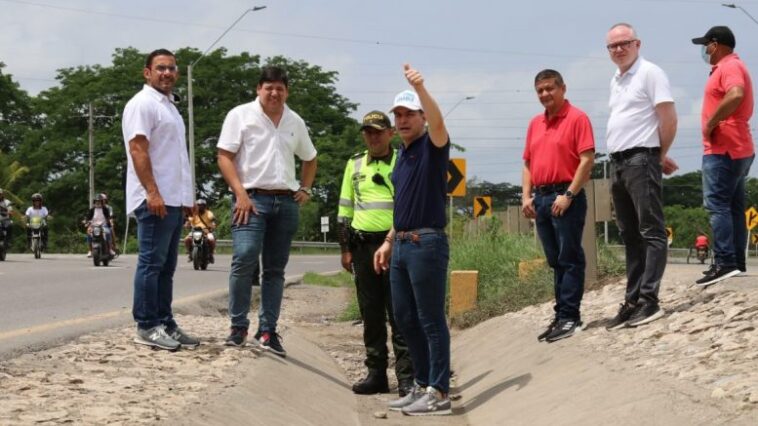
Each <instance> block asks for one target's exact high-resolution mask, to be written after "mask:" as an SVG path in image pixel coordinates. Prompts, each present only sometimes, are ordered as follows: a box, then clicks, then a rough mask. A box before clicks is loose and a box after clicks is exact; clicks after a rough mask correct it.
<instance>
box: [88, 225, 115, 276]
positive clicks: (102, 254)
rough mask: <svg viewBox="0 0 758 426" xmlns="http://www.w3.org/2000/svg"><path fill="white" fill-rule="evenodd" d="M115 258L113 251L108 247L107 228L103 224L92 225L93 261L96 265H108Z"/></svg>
mask: <svg viewBox="0 0 758 426" xmlns="http://www.w3.org/2000/svg"><path fill="white" fill-rule="evenodd" d="M111 260H113V256H112V255H111V251H110V249H109V248H108V240H107V239H106V237H105V228H104V227H103V226H102V225H93V226H92V262H94V264H95V266H100V264H101V263H102V264H103V266H108V263H110V261H111Z"/></svg>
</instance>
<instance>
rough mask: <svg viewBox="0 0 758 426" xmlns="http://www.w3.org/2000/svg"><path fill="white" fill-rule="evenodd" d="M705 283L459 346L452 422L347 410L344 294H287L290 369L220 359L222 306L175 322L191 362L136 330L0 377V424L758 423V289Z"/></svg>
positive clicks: (678, 282)
mask: <svg viewBox="0 0 758 426" xmlns="http://www.w3.org/2000/svg"><path fill="white" fill-rule="evenodd" d="M700 269H701V268H699V267H697V266H696V265H669V266H668V269H667V272H666V276H665V278H664V283H663V286H662V292H661V300H662V306H663V307H664V308H665V309H666V310H667V312H668V314H667V315H666V316H665V317H664V318H663V319H661V320H659V321H656V322H654V323H652V324H650V325H648V326H645V327H640V328H638V329H624V330H621V331H619V332H614V333H610V332H607V331H605V329H604V328H603V327H602V324H603V319H605V318H608V317H610V316H612V315H613V314H614V313H615V310H616V309H617V306H618V303H619V302H620V299H621V297H622V296H621V295H622V292H623V283H621V282H620V281H619V282H617V283H613V284H610V285H608V286H605V287H603V288H602V289H599V290H595V291H592V292H588V293H587V294H586V295H585V298H584V303H583V317H584V320H585V322H588V323H589V328H588V329H587V330H585V331H583V332H582V333H580V334H578V335H576V336H574V337H571V338H569V339H566V340H563V341H560V342H556V343H554V344H546V343H538V342H537V341H536V338H535V336H536V335H537V334H538V333H539V332H540V331H541V330H542V328H543V327H544V326H545V325H546V323H547V321H548V319H549V318H550V315H551V304H549V303H546V304H543V305H538V306H532V307H529V308H526V309H524V310H522V311H520V312H516V313H511V314H507V315H504V316H501V317H498V318H493V319H491V320H489V321H487V322H484V323H482V324H480V325H478V326H476V327H473V328H471V329H468V330H464V331H454V332H453V344H452V351H453V367H454V370H455V371H456V374H457V377H455V378H454V380H453V383H452V391H453V394H454V397H455V401H454V403H453V407H454V415H453V416H448V417H437V418H413V419H409V418H407V417H403V416H402V415H401V414H400V413H395V412H388V411H386V409H385V407H386V403H387V402H388V401H389V400H391V399H393V398H395V394H385V395H374V396H356V395H353V394H352V392H351V391H350V385H351V384H352V383H353V382H355V381H356V380H358V379H360V378H361V377H362V376H363V374H365V367H364V366H363V345H362V339H361V334H362V329H361V327H360V326H355V325H352V324H350V323H344V322H336V321H335V318H336V317H337V316H338V315H339V313H340V312H341V311H342V309H343V308H344V306H345V305H346V304H347V302H348V297H349V296H350V293H349V291H348V290H347V289H344V288H342V289H340V288H327V287H314V286H309V285H293V286H290V287H288V288H287V290H286V291H285V300H284V304H283V311H282V315H281V325H282V327H281V330H280V332H281V334H282V335H283V336H284V345H285V347H286V348H287V350H288V357H287V358H286V359H281V358H278V357H276V356H274V355H272V354H269V353H264V352H261V351H259V350H258V349H257V348H255V347H253V346H250V347H246V348H242V349H240V348H230V347H226V346H223V338H224V336H225V335H226V332H227V327H228V320H227V318H226V317H225V312H224V307H225V302H226V298H225V297H221V298H218V299H215V300H209V301H203V302H198V303H197V304H196V305H193V306H189V307H185V308H183V309H181V310H180V311H179V312H180V314H179V315H178V316H177V318H178V321H179V323H180V325H181V326H182V327H183V328H184V329H186V330H187V331H189V332H191V333H193V334H196V335H198V336H199V337H200V338H201V339H202V341H203V344H202V345H201V346H200V347H199V348H198V349H196V350H182V351H179V352H176V353H168V352H163V351H152V350H150V349H147V348H144V347H139V346H137V345H135V344H133V343H132V341H131V340H132V337H133V328H132V327H131V326H128V327H119V328H114V329H112V330H108V331H106V332H100V333H93V334H87V335H85V336H81V337H79V338H78V339H76V340H74V341H70V342H67V343H65V344H64V345H62V346H58V347H54V348H50V349H47V350H44V351H38V352H32V353H28V354H25V355H22V356H20V357H16V358H12V359H8V360H4V361H2V362H0V389H3V392H2V393H0V424H4V425H5V424H8V425H17V424H18V425H27V424H41V425H51V424H62V423H70V424H84V425H88V424H93V425H94V424H98V425H100V424H114V425H118V424H166V425H169V424H171V425H176V424H180V425H191V424H192V425H194V424H204V425H206V424H219V425H221V424H275V425H276V424H281V425H285V424H346V425H347V424H353V425H354V424H366V425H378V424H382V425H400V424H409V423H411V422H412V423H413V424H435V425H439V424H441V425H466V424H473V425H489V424H506V423H507V424H524V425H526V424H548V423H558V424H577V425H578V424H583V425H588V424H589V425H594V424H598V425H599V424H618V425H632V424H634V425H637V424H644V423H649V424H694V425H699V424H702V425H705V424H736V425H742V424H745V425H748V424H750V425H754V424H758V369H756V366H757V365H758V333H757V332H756V324H758V285H757V284H756V283H758V277H756V275H752V276H749V277H745V278H735V279H732V280H729V281H728V282H727V283H724V284H719V285H716V286H713V287H711V288H708V289H706V290H702V289H696V288H693V287H691V286H689V283H690V282H692V281H694V279H695V278H696V277H697V276H698V274H699V272H700ZM253 316H254V315H253ZM388 372H389V377H390V378H391V380H392V381H394V374H393V372H392V371H391V366H390V371H388ZM393 384H394V383H393ZM381 413H384V414H386V416H387V417H386V418H378V417H377V416H376V414H381Z"/></svg>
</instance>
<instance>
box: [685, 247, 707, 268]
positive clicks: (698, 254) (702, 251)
mask: <svg viewBox="0 0 758 426" xmlns="http://www.w3.org/2000/svg"><path fill="white" fill-rule="evenodd" d="M694 249H695V258H696V259H697V260H698V261H699V262H700V264H701V265H702V264H704V263H705V261H706V260H708V257H709V256H710V253H709V250H708V246H699V247H695V248H694ZM691 256H692V248H691V249H690V251H689V253H688V254H687V263H690V257H691Z"/></svg>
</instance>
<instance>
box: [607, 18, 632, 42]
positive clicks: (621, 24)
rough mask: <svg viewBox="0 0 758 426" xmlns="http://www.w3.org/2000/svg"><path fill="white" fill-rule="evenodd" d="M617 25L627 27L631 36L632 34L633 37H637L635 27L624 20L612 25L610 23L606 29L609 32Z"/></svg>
mask: <svg viewBox="0 0 758 426" xmlns="http://www.w3.org/2000/svg"><path fill="white" fill-rule="evenodd" d="M618 27H624V28H629V29H630V30H631V31H632V36H633V37H634V38H639V37H637V30H635V29H634V27H633V26H632V25H631V24H627V23H626V22H619V23H616V24H613V25H612V26H611V27H610V28H609V29H608V31H609V32H610V31H611V30H613V29H615V28H618Z"/></svg>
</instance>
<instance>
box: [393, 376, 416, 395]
mask: <svg viewBox="0 0 758 426" xmlns="http://www.w3.org/2000/svg"><path fill="white" fill-rule="evenodd" d="M412 390H413V377H410V378H407V379H400V380H398V381H397V395H398V396H399V397H400V398H402V397H404V396H405V395H408V394H409V393H411V391H412Z"/></svg>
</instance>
